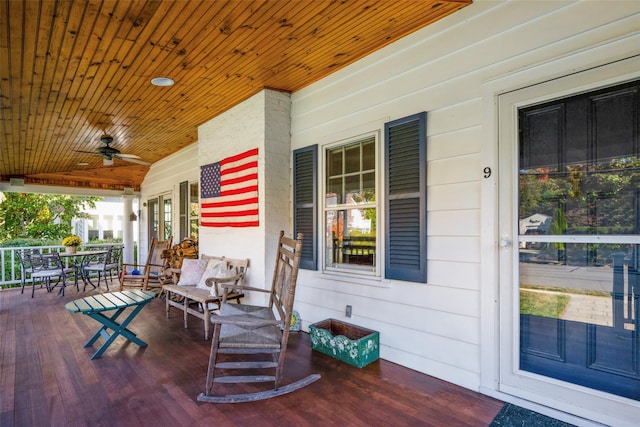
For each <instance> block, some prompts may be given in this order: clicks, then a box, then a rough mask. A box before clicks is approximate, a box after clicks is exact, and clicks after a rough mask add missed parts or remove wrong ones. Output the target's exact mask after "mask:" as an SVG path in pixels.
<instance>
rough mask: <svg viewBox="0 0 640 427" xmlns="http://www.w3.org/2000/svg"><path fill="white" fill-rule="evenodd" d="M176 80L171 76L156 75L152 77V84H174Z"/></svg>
mask: <svg viewBox="0 0 640 427" xmlns="http://www.w3.org/2000/svg"><path fill="white" fill-rule="evenodd" d="M174 83H175V82H174V81H173V79H172V78H169V77H156V78H154V79H151V84H153V85H155V86H173V84H174Z"/></svg>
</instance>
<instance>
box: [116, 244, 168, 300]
mask: <svg viewBox="0 0 640 427" xmlns="http://www.w3.org/2000/svg"><path fill="white" fill-rule="evenodd" d="M171 242H173V237H169V239H168V240H156V238H155V237H152V238H151V243H150V244H149V253H148V254H147V260H146V261H145V263H144V265H142V266H141V267H142V271H141V272H139V273H138V274H134V273H132V272H131V271H129V270H132V269H135V268H137V267H138V266H137V265H135V264H124V263H123V264H122V273H121V274H120V290H121V291H123V290H125V288H140V289H142V290H145V291H146V290H148V289H149V288H151V287H155V288H157V289H158V292H160V290H162V285H163V284H164V281H165V280H171V276H170V274H168V273H166V272H165V260H164V259H162V252H163V251H164V250H165V249H169V248H171Z"/></svg>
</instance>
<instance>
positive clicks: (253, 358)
mask: <svg viewBox="0 0 640 427" xmlns="http://www.w3.org/2000/svg"><path fill="white" fill-rule="evenodd" d="M301 249H302V234H298V236H297V239H296V240H294V239H291V238H288V237H285V236H284V232H282V231H281V232H280V238H279V240H278V252H277V255H276V262H275V269H274V273H273V281H272V283H271V287H270V289H263V288H256V287H255V286H242V285H234V284H221V288H222V303H221V307H220V310H219V315H217V316H211V323H213V324H214V330H213V337H212V340H211V353H210V355H209V368H208V371H207V380H206V385H205V392H204V393H201V394H200V395H199V396H198V400H199V401H201V402H213V403H239V402H253V401H257V400H262V399H269V398H272V397H275V396H280V395H283V394H286V393H291V392H293V391H295V390H298V389H300V388H302V387H304V386H307V385H309V384H311V383H312V382H314V381H316V380H318V379H319V378H320V375H319V374H312V375H309V376H308V377H305V378H303V379H300V380H298V381H295V382H293V383H290V384H287V385H284V386H281V384H280V383H281V381H282V374H283V369H284V360H285V353H286V350H287V342H288V339H289V328H290V326H291V317H292V315H293V300H294V297H295V291H296V281H297V278H298V267H299V265H300V255H301V252H300V251H301ZM251 291H253V292H262V293H265V294H268V295H269V303H268V305H266V306H256V305H247V304H229V303H228V302H226V300H227V295H228V294H229V293H230V292H251ZM221 355H224V356H222V357H220V356H221ZM225 356H226V357H231V358H232V359H231V360H228V359H227V360H219V359H223V358H225ZM258 357H260V359H257V358H258ZM247 369H249V370H251V371H252V372H251V373H250V375H237V372H238V371H242V370H247ZM265 370H266V371H268V372H267V373H265V374H262V375H255V372H256V371H265ZM259 382H273V383H274V387H273V389H268V390H261V391H255V392H249V393H239V394H226V393H225V394H220V393H215V394H214V392H213V387H214V383H218V384H220V383H222V384H224V386H225V387H229V384H233V383H253V384H255V383H259ZM241 387H242V391H244V390H245V388H244V387H243V386H241Z"/></svg>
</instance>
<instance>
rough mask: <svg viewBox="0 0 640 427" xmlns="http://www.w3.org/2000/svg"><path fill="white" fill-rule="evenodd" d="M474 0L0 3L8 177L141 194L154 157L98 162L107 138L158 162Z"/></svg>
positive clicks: (0, 176)
mask: <svg viewBox="0 0 640 427" xmlns="http://www.w3.org/2000/svg"><path fill="white" fill-rule="evenodd" d="M470 2H471V0H460V1H457V0H454V1H448V0H440V1H429V0H380V1H373V0H371V1H369V0H349V1H345V0H343V1H337V0H305V1H303V0H260V1H249V0H229V1H222V0H220V1H212V0H205V1H196V0H191V1H173V0H170V1H165V0H155V1H131V0H86V1H85V0H75V1H51V0H40V1H37V0H29V1H14V0H0V102H1V104H0V139H1V140H0V181H5V182H6V181H10V178H21V179H23V180H24V182H25V183H27V184H41V185H56V186H70V187H83V188H87V189H89V190H91V189H109V190H120V189H123V188H125V187H133V188H134V189H136V190H139V188H140V183H141V182H142V180H143V179H144V176H145V174H146V173H147V171H148V169H149V166H147V165H144V164H140V161H138V162H137V163H132V162H131V161H123V160H120V159H117V158H116V159H114V162H113V165H112V166H104V165H103V158H102V156H100V155H98V154H96V153H95V150H96V149H98V148H100V147H102V146H104V144H102V143H101V136H102V135H103V134H108V135H110V136H112V137H113V143H112V144H111V145H112V147H113V148H117V149H118V150H120V151H121V152H122V153H125V154H132V155H136V156H139V158H140V159H141V160H143V161H144V162H150V163H153V162H156V161H158V160H160V159H162V158H164V157H166V156H168V155H170V154H172V153H174V152H176V151H178V150H180V149H182V148H184V147H186V146H187V145H189V144H192V143H194V142H195V141H196V140H197V126H198V125H200V124H202V123H204V122H207V121H208V120H210V119H212V118H213V117H215V116H217V115H219V114H220V113H222V112H224V111H225V110H227V109H229V108H231V107H233V106H234V105H236V104H238V103H239V102H241V101H243V100H245V99H247V98H248V97H250V96H252V95H254V94H255V93H257V92H259V91H260V90H262V89H263V88H272V89H278V90H283V91H287V92H294V91H296V90H299V89H301V88H303V87H305V86H307V85H309V84H311V83H313V82H315V81H318V80H320V79H322V78H323V77H326V76H327V75H329V74H331V73H333V72H334V71H336V70H339V69H340V68H342V67H344V66H346V65H348V64H350V63H352V62H354V61H356V60H358V59H360V58H362V57H364V56H365V55H367V54H369V53H371V52H373V51H375V50H377V49H380V48H381V47H383V46H385V45H387V44H389V43H391V42H393V41H394V40H397V39H398V38H401V37H403V36H405V35H407V34H409V33H411V32H413V31H415V30H417V29H419V28H421V27H424V26H426V25H428V24H430V23H432V22H434V21H436V20H438V19H440V18H442V17H444V16H446V15H449V14H451V13H453V12H455V11H457V10H459V9H461V8H462V7H464V6H466V5H467V4H469V3H470ZM154 77H171V78H172V79H174V80H175V82H176V83H175V85H173V86H171V87H157V86H154V85H152V84H151V83H150V81H151V79H152V78H154ZM134 161H135V159H134Z"/></svg>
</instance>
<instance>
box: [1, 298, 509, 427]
mask: <svg viewBox="0 0 640 427" xmlns="http://www.w3.org/2000/svg"><path fill="white" fill-rule="evenodd" d="M30 294H31V292H30V289H29V293H27V292H26V291H25V293H24V294H21V293H20V290H19V289H15V290H14V289H10V290H4V291H0V426H200V425H216V426H252V427H259V426H279V427H280V426H319V425H322V426H487V425H488V424H489V423H490V422H491V421H492V420H493V418H494V417H495V416H496V414H497V413H498V412H499V411H500V409H501V408H502V406H503V402H500V401H498V400H495V399H492V398H490V397H487V396H483V395H481V394H478V393H475V392H472V391H469V390H466V389H464V388H460V387H457V386H454V385H452V384H449V383H446V382H444V381H440V380H438V379H435V378H433V377H430V376H427V375H423V374H420V373H417V372H415V371H412V370H410V369H406V368H403V367H401V366H398V365H396V364H393V363H390V362H387V361H384V360H379V361H376V362H374V363H372V364H370V365H368V366H366V367H365V368H362V369H358V368H355V367H352V366H350V365H347V364H345V363H342V362H340V361H337V360H335V359H332V358H330V357H328V356H325V355H323V354H320V353H318V352H315V351H313V350H311V347H310V343H309V336H308V335H307V334H306V333H293V334H292V337H291V339H290V343H289V350H288V352H287V363H286V367H285V376H286V377H287V378H286V379H285V383H289V382H291V381H294V380H295V379H298V378H301V377H303V376H306V375H308V374H309V373H319V374H321V375H322V378H321V379H320V380H319V381H317V382H315V383H313V384H311V385H310V386H308V387H306V388H304V389H302V390H299V391H297V392H295V393H292V394H288V395H285V396H281V397H277V398H274V399H270V400H267V401H262V402H253V403H245V404H226V405H215V404H210V403H200V402H197V401H196V396H197V395H198V394H199V393H200V392H201V391H202V390H203V388H204V381H205V375H206V369H207V359H208V354H209V342H205V341H203V338H202V336H203V330H202V323H201V322H200V321H198V319H193V322H191V324H190V328H189V329H187V330H185V329H183V327H182V317H181V315H180V314H178V313H175V314H174V315H172V316H171V318H170V319H166V318H165V315H164V303H163V302H162V301H160V300H158V299H156V300H154V301H152V302H151V303H150V304H148V305H147V306H146V307H145V308H144V309H143V310H142V312H141V313H140V315H139V316H138V317H137V318H136V319H135V320H134V321H133V323H132V324H131V325H130V326H131V329H132V330H133V331H134V332H135V333H137V334H138V336H140V338H142V339H143V340H145V341H146V342H147V343H148V344H149V346H148V347H146V348H144V349H140V348H139V347H138V346H137V345H135V344H131V343H129V344H127V343H125V341H124V339H123V338H118V340H117V341H116V342H115V343H114V344H113V345H112V346H111V347H110V348H109V349H108V350H107V351H106V352H105V353H104V355H103V356H102V358H100V359H97V360H90V356H91V355H92V354H93V352H94V351H95V348H83V345H84V343H85V342H86V341H87V339H88V338H89V337H90V336H91V335H92V334H93V333H94V332H95V331H96V330H97V329H98V324H97V322H95V321H94V320H92V319H91V318H89V317H87V316H84V315H81V314H72V313H69V312H68V311H67V310H65V308H64V305H65V304H66V303H67V302H69V301H71V300H73V299H76V298H79V297H82V296H86V295H87V294H83V293H77V292H76V291H75V289H69V290H68V291H67V295H66V296H65V297H60V296H59V295H58V294H57V293H55V292H54V293H47V292H46V291H45V290H44V289H42V290H41V289H36V296H35V298H33V299H32V298H31V295H30ZM98 342H99V343H101V342H102V339H99V340H98Z"/></svg>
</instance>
